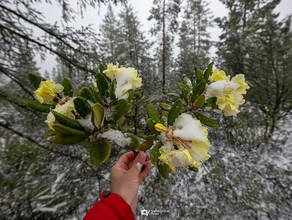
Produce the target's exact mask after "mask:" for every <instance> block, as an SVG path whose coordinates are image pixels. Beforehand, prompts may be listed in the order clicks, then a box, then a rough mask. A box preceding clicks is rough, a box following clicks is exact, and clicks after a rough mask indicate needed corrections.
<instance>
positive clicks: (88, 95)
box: [78, 87, 101, 103]
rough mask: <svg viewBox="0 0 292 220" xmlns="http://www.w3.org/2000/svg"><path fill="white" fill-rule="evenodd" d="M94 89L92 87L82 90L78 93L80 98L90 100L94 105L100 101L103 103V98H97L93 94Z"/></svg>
mask: <svg viewBox="0 0 292 220" xmlns="http://www.w3.org/2000/svg"><path fill="white" fill-rule="evenodd" d="M93 92H94V91H93V89H92V88H90V87H84V88H82V89H81V90H79V92H78V96H81V97H83V98H85V99H87V100H90V101H92V102H94V103H96V102H98V100H100V101H101V98H99V99H98V97H95V95H94V94H93Z"/></svg>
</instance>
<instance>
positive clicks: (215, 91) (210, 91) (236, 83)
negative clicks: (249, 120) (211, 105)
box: [206, 70, 249, 116]
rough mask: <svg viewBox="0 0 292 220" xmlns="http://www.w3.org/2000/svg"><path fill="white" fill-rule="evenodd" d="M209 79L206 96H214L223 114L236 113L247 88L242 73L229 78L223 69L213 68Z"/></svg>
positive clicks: (242, 101)
mask: <svg viewBox="0 0 292 220" xmlns="http://www.w3.org/2000/svg"><path fill="white" fill-rule="evenodd" d="M209 80H210V81H211V82H212V83H211V84H210V85H208V86H207V90H206V98H211V97H216V98H217V102H216V104H217V106H218V108H219V109H220V110H221V111H222V112H223V114H224V115H225V116H232V115H236V114H237V113H238V112H239V110H238V108H239V106H240V105H242V104H243V103H244V102H245V100H244V98H243V94H246V90H247V89H249V86H248V84H247V83H246V82H245V78H244V75H243V74H238V75H236V76H234V77H233V78H232V79H231V80H230V76H226V75H225V72H224V71H222V70H215V71H214V73H213V74H212V75H211V76H210V77H209Z"/></svg>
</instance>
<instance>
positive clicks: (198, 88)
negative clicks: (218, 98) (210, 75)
mask: <svg viewBox="0 0 292 220" xmlns="http://www.w3.org/2000/svg"><path fill="white" fill-rule="evenodd" d="M205 88H206V81H205V80H203V81H201V82H199V83H197V84H196V85H195V86H194V87H193V94H192V97H191V101H192V102H194V101H195V100H196V99H197V98H198V97H199V96H200V95H201V94H202V93H203V92H204V91H205Z"/></svg>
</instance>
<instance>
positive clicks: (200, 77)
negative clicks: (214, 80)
mask: <svg viewBox="0 0 292 220" xmlns="http://www.w3.org/2000/svg"><path fill="white" fill-rule="evenodd" d="M195 74H196V77H197V83H199V82H201V81H202V80H203V79H204V75H203V73H202V71H201V70H200V69H196V71H195Z"/></svg>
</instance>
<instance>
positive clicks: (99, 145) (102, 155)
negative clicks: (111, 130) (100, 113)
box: [89, 139, 111, 166]
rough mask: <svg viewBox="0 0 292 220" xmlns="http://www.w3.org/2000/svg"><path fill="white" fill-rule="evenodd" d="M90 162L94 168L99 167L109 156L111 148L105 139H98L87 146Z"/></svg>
mask: <svg viewBox="0 0 292 220" xmlns="http://www.w3.org/2000/svg"><path fill="white" fill-rule="evenodd" d="M89 149H90V161H91V163H92V164H93V165H95V166H100V165H101V164H103V163H104V162H106V161H107V160H108V158H109V157H110V155H111V146H110V144H109V141H108V140H107V139H99V140H96V141H93V142H91V143H90V144H89Z"/></svg>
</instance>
